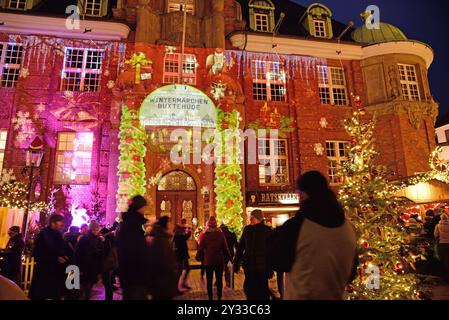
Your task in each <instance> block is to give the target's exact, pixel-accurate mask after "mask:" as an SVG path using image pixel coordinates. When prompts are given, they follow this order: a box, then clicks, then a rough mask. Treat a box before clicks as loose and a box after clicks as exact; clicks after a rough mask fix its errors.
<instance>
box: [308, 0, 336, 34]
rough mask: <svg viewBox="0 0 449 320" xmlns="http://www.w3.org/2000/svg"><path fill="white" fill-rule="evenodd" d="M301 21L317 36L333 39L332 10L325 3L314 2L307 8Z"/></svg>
mask: <svg viewBox="0 0 449 320" xmlns="http://www.w3.org/2000/svg"><path fill="white" fill-rule="evenodd" d="M300 22H301V23H302V25H303V26H304V27H305V29H306V30H308V31H309V33H310V35H311V36H313V37H316V38H324V39H332V37H333V32H332V11H330V9H329V8H328V7H326V6H325V5H322V4H320V3H314V4H312V5H310V6H309V7H308V8H307V11H306V12H305V13H304V15H303V16H302V17H301V19H300Z"/></svg>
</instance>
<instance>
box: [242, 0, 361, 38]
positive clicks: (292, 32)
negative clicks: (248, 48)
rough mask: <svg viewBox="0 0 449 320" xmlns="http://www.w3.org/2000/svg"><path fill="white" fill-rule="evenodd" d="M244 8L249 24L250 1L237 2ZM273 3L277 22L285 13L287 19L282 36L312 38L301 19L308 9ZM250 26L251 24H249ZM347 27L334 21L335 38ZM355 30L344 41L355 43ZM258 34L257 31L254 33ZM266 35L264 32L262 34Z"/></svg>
mask: <svg viewBox="0 0 449 320" xmlns="http://www.w3.org/2000/svg"><path fill="white" fill-rule="evenodd" d="M236 1H237V2H239V3H240V4H241V6H242V17H243V19H244V20H245V21H246V22H247V23H248V20H249V2H250V0H236ZM271 2H273V4H274V6H275V7H276V9H275V20H276V21H278V20H279V16H280V14H281V12H284V13H285V18H284V20H283V22H282V25H281V27H280V28H279V34H280V35H286V36H298V37H312V36H311V35H310V34H309V32H308V31H307V30H306V29H304V27H303V25H302V24H301V23H300V21H299V20H300V19H301V17H302V16H303V15H304V14H305V13H306V12H307V7H304V6H302V5H300V4H297V3H294V2H292V1H290V0H271ZM331 9H332V8H331ZM248 25H249V23H248ZM346 27H347V25H346V24H344V23H342V22H339V21H336V20H334V19H332V28H333V31H334V32H333V33H334V37H338V36H339V35H340V34H341V33H342V32H343V30H344V29H345V28H346ZM353 30H354V29H353V28H351V29H350V30H349V31H348V32H347V33H346V34H345V35H344V36H343V37H342V39H341V40H342V41H350V42H354V40H353V39H352V37H351V33H352V31H353ZM254 32H257V31H254ZM261 33H264V32H261ZM319 40H323V39H321V38H320V39H319Z"/></svg>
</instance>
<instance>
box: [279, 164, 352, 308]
mask: <svg viewBox="0 0 449 320" xmlns="http://www.w3.org/2000/svg"><path fill="white" fill-rule="evenodd" d="M297 188H298V190H300V192H301V199H303V200H302V202H301V204H300V208H301V209H300V210H299V212H298V214H297V215H296V216H295V217H294V218H293V219H291V220H289V221H287V222H286V223H285V224H284V226H283V227H282V228H281V229H280V230H279V231H278V232H277V239H275V241H273V242H274V243H273V248H275V247H279V248H282V250H281V254H280V255H279V254H278V255H277V256H276V255H274V256H275V258H276V259H278V261H279V262H278V263H277V268H278V269H282V270H284V271H286V272H287V275H286V280H285V293H284V300H341V299H343V295H344V292H345V288H346V286H347V285H348V284H349V283H350V282H351V280H352V279H353V278H354V275H355V273H354V271H355V270H356V267H357V237H356V233H355V228H354V226H353V225H352V224H351V223H350V222H349V221H348V220H346V217H345V212H344V210H343V208H342V206H341V205H340V203H339V202H338V200H337V197H336V195H335V193H334V192H333V191H332V189H331V188H330V187H329V184H328V182H327V179H326V178H325V177H324V176H323V175H322V174H321V173H320V172H318V171H310V172H307V173H305V174H304V175H302V176H301V177H300V178H299V179H298V182H297Z"/></svg>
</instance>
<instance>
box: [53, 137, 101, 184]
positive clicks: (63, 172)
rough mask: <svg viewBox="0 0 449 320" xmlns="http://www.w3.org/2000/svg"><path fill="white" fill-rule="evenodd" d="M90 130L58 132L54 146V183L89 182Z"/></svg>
mask: <svg viewBox="0 0 449 320" xmlns="http://www.w3.org/2000/svg"><path fill="white" fill-rule="evenodd" d="M92 145H93V133H92V132H60V133H58V145H57V148H56V166H55V178H54V181H55V183H58V184H89V183H90V171H91V162H92Z"/></svg>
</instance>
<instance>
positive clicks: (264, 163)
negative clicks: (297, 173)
mask: <svg viewBox="0 0 449 320" xmlns="http://www.w3.org/2000/svg"><path fill="white" fill-rule="evenodd" d="M257 154H258V160H259V184H260V185H270V186H272V185H284V184H286V183H288V180H289V179H288V150H287V140H285V139H258V142H257Z"/></svg>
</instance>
